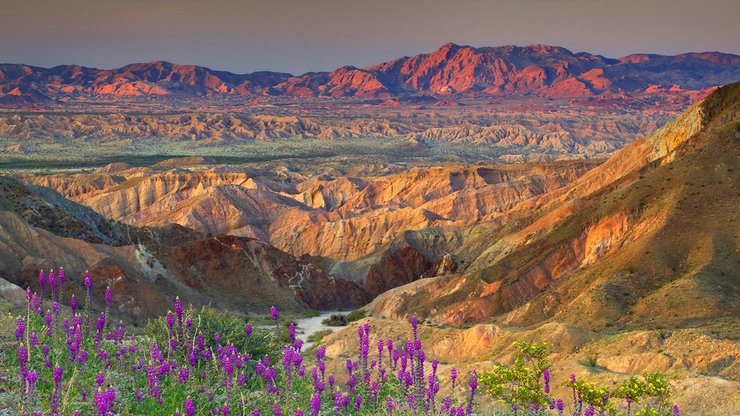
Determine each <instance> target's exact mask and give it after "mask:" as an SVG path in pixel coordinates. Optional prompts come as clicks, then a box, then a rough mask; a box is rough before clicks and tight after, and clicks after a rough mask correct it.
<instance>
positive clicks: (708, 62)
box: [0, 43, 740, 105]
mask: <svg viewBox="0 0 740 416" xmlns="http://www.w3.org/2000/svg"><path fill="white" fill-rule="evenodd" d="M738 79H740V56H738V55H734V54H730V53H722V52H688V53H683V54H678V55H673V56H671V55H659V54H644V53H643V54H631V55H626V56H624V57H622V58H617V59H614V58H607V57H604V56H601V55H595V54H591V53H588V52H578V53H573V52H571V51H570V50H568V49H566V48H563V47H559V46H551V45H544V44H533V45H528V46H515V45H505V46H497V47H479V48H476V47H472V46H467V45H457V44H454V43H446V44H444V45H442V46H441V47H439V48H437V49H436V50H434V51H431V52H428V53H422V54H417V55H413V56H406V57H400V58H396V59H392V60H390V61H387V62H382V63H378V64H375V65H371V66H367V67H364V68H357V67H354V66H343V67H340V68H337V69H335V70H333V71H319V72H308V73H305V74H301V75H292V74H289V73H281V72H271V71H257V72H252V73H245V74H236V73H233V72H229V71H220V70H213V69H210V68H207V67H204V66H198V65H180V64H175V63H171V62H167V61H152V62H146V63H132V64H129V65H125V66H123V67H120V68H113V69H98V68H91V67H84V66H80V65H57V66H54V67H51V68H42V67H38V66H31V65H24V64H0V104H5V105H18V104H23V103H39V102H53V101H55V100H58V101H61V102H63V101H65V100H70V99H75V98H87V99H89V98H91V97H100V96H102V97H115V96H117V97H128V98H131V97H157V96H179V97H193V96H206V95H207V96H221V95H226V96H277V97H327V98H347V97H353V98H390V97H398V96H403V95H455V94H463V95H483V96H538V97H597V96H609V95H615V94H642V93H648V94H649V93H654V92H657V91H662V92H665V91H671V92H674V93H686V92H687V91H700V90H704V89H707V88H713V87H716V86H719V85H723V84H726V83H728V82H733V81H736V80H738Z"/></svg>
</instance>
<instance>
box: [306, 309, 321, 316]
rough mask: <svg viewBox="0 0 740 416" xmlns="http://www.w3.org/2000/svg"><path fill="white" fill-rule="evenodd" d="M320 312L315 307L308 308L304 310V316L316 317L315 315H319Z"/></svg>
mask: <svg viewBox="0 0 740 416" xmlns="http://www.w3.org/2000/svg"><path fill="white" fill-rule="evenodd" d="M320 315H321V312H320V311H317V310H316V309H309V310H308V311H307V312H306V318H316V317H317V316H320Z"/></svg>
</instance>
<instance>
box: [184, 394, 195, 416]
mask: <svg viewBox="0 0 740 416" xmlns="http://www.w3.org/2000/svg"><path fill="white" fill-rule="evenodd" d="M194 415H195V403H193V399H191V398H189V397H188V398H187V399H185V416H194Z"/></svg>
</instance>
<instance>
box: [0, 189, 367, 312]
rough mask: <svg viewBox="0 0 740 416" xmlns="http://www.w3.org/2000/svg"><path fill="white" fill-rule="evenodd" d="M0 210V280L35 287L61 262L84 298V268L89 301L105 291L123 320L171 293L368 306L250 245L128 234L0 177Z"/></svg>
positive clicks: (273, 252) (336, 283)
mask: <svg viewBox="0 0 740 416" xmlns="http://www.w3.org/2000/svg"><path fill="white" fill-rule="evenodd" d="M0 207H1V208H2V211H0V248H1V249H2V250H1V252H2V254H0V265H1V267H0V269H1V270H2V271H0V277H1V278H3V279H4V280H5V281H7V282H10V283H13V284H15V285H18V286H21V287H27V286H31V287H37V286H38V280H37V277H38V273H39V270H40V269H47V268H50V267H52V266H56V265H64V268H65V269H66V270H67V272H68V276H70V277H69V278H70V279H71V281H72V282H74V285H75V286H76V287H77V290H76V291H77V292H78V293H77V295H78V298H84V294H83V293H81V286H80V285H79V284H78V283H79V282H80V281H81V278H82V277H81V276H82V273H83V272H84V271H85V270H89V271H90V272H91V273H92V275H93V277H94V279H95V291H96V293H97V294H101V293H102V292H103V291H104V289H105V287H106V286H111V287H112V288H113V292H114V293H115V297H116V301H117V304H118V305H120V309H119V310H118V312H120V313H121V314H123V315H133V316H135V317H147V316H151V315H153V314H155V313H162V312H164V311H165V310H166V308H167V306H166V304H167V300H168V299H171V298H172V297H173V296H175V295H179V296H181V297H182V298H183V300H187V301H188V302H193V303H194V304H196V305H205V304H212V305H214V306H218V307H220V308H222V309H227V310H234V311H239V312H242V313H244V312H250V311H257V310H260V311H261V310H264V309H265V308H268V307H269V306H271V305H273V304H275V305H279V306H280V307H282V308H284V309H286V310H292V311H301V310H305V309H306V308H314V309H317V308H318V309H323V308H337V307H352V306H359V305H361V304H363V303H364V302H366V301H367V300H368V298H367V295H366V294H365V292H364V291H363V290H362V289H360V288H359V287H358V286H356V285H355V284H354V283H351V282H348V281H346V280H341V279H334V278H332V277H331V276H329V275H328V274H326V273H325V272H324V271H322V270H320V269H318V268H316V267H314V266H312V265H311V264H309V263H307V262H305V261H302V260H299V259H297V258H295V257H293V256H291V255H289V254H287V253H285V252H282V251H280V250H278V249H276V248H274V247H272V246H270V245H269V244H266V243H263V242H259V241H257V240H254V239H250V238H240V237H233V236H224V235H204V234H201V233H198V232H195V231H192V230H189V229H186V228H183V227H180V226H174V225H167V226H163V227H145V228H139V227H131V226H128V225H126V224H123V223H120V222H115V221H111V220H108V219H105V218H103V217H102V216H100V215H99V214H97V213H95V212H94V211H92V210H91V209H89V208H87V207H84V206H80V205H78V204H75V203H73V202H71V201H69V200H67V199H64V198H63V197H62V196H61V195H59V194H57V193H56V192H54V191H52V190H50V189H48V188H42V187H35V186H27V187H26V186H23V185H22V184H20V183H19V182H17V181H15V180H13V179H10V178H6V177H0ZM247 293H248V294H250V295H251V296H245V294H247Z"/></svg>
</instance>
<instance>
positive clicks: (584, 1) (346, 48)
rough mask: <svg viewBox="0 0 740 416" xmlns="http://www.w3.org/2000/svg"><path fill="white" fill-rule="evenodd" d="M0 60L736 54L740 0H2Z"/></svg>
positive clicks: (313, 67)
mask: <svg viewBox="0 0 740 416" xmlns="http://www.w3.org/2000/svg"><path fill="white" fill-rule="evenodd" d="M0 22H1V23H0V62H6V63H25V64H30V65H38V66H44V67H49V66H54V65H60V64H79V65H85V66H92V67H97V68H113V67H119V66H123V65H125V64H128V63H134V62H148V61H153V60H166V61H171V62H175V63H181V64H195V65H202V66H207V67H209V68H213V69H220V70H228V71H232V72H236V73H246V72H252V71H257V70H272V71H283V72H290V73H293V74H299V73H304V72H307V71H327V70H332V69H335V68H338V67H341V66H344V65H354V66H357V67H365V66H369V65H372V64H376V63H380V62H384V61H387V60H390V59H393V58H396V57H400V56H408V55H415V54H417V53H423V52H429V51H432V50H434V49H436V48H438V47H439V46H440V45H442V44H444V43H447V42H454V43H458V44H461V45H471V46H478V47H480V46H500V45H508V44H514V45H528V44H533V43H545V44H550V45H558V46H563V47H566V48H568V49H570V50H572V51H574V52H581V51H587V52H591V53H597V54H601V55H605V56H607V57H620V56H624V55H627V54H630V53H636V52H645V53H661V54H676V53H681V52H689V51H692V52H700V51H721V52H730V53H735V54H740V23H738V22H740V1H739V0H689V1H685V0H638V1H635V0H570V1H567V0H560V1H557V0H513V1H508V0H506V1H504V0H454V1H438V0H397V1H390V0H373V1H357V0H294V1H287V0H265V1H254V0H126V1H111V0H2V6H0Z"/></svg>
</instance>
